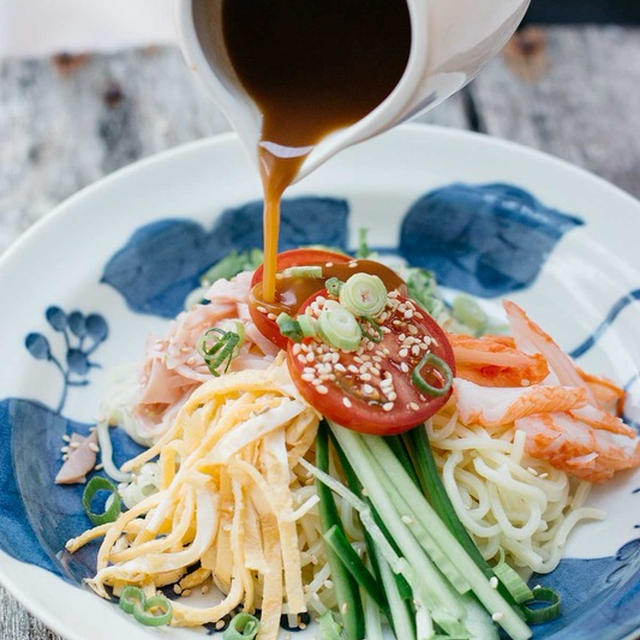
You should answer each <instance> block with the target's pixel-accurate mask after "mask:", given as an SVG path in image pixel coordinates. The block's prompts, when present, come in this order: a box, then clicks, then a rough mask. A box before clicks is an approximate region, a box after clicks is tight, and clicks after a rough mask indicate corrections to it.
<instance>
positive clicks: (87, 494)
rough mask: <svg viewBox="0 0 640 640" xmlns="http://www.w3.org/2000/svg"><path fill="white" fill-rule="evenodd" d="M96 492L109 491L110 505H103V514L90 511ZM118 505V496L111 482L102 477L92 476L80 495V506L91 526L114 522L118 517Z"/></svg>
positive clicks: (119, 502)
mask: <svg viewBox="0 0 640 640" xmlns="http://www.w3.org/2000/svg"><path fill="white" fill-rule="evenodd" d="M98 491H109V493H110V494H111V497H110V498H111V503H110V504H109V503H107V504H106V505H105V506H106V509H105V511H104V512H103V513H94V512H93V511H91V502H92V501H93V499H94V498H95V496H96V493H98ZM120 505H121V500H120V494H119V493H118V490H117V489H116V486H115V485H114V484H113V483H112V482H110V481H109V480H107V479H106V478H103V477H102V476H94V477H93V478H91V480H89V482H88V483H87V486H86V487H85V488H84V492H83V494H82V506H83V507H84V510H85V511H86V512H87V515H88V516H89V520H91V523H92V524H93V525H95V526H98V525H100V524H106V523H107V522H115V520H116V519H117V518H118V516H119V515H120Z"/></svg>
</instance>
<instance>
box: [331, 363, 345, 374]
mask: <svg viewBox="0 0 640 640" xmlns="http://www.w3.org/2000/svg"><path fill="white" fill-rule="evenodd" d="M334 368H335V370H336V371H339V372H340V373H346V371H347V369H346V367H345V366H344V365H343V364H342V363H341V362H336V366H335V367H334Z"/></svg>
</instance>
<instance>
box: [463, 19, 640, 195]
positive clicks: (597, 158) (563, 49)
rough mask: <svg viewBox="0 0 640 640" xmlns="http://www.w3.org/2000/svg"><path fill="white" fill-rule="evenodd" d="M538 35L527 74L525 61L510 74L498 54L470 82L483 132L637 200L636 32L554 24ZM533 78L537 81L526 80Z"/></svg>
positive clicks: (639, 94)
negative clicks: (564, 163) (585, 172)
mask: <svg viewBox="0 0 640 640" xmlns="http://www.w3.org/2000/svg"><path fill="white" fill-rule="evenodd" d="M543 37H546V45H542V47H541V48H538V47H536V46H534V47H533V49H534V51H532V52H531V54H530V55H529V56H528V57H529V58H530V59H531V60H530V63H529V67H530V74H527V73H526V71H527V69H526V64H527V63H526V57H527V56H525V61H523V64H524V65H525V68H523V65H520V67H519V68H520V73H517V72H515V71H514V66H515V64H516V63H514V62H513V56H511V66H510V65H509V64H508V61H509V58H508V57H507V56H505V55H502V56H500V57H499V58H497V59H496V60H494V61H493V62H492V63H491V64H490V65H489V66H488V67H487V68H486V69H485V70H484V71H483V72H482V73H481V74H480V76H479V77H478V78H477V80H476V81H475V82H474V83H473V85H472V91H473V96H474V100H475V104H476V108H477V109H478V113H479V114H480V116H481V119H482V121H483V123H484V126H485V128H486V130H487V132H488V133H490V134H492V135H496V136H499V137H502V138H507V139H508V140H514V141H516V142H522V143H523V144H526V145H529V146H532V147H535V148H538V149H542V150H544V151H548V152H549V153H552V154H554V155H556V156H558V157H560V158H564V159H566V160H569V161H570V162H573V163H575V164H577V165H579V166H581V167H584V168H586V169H589V170H590V171H593V172H595V173H597V174H598V175H600V176H602V177H604V178H606V179H607V180H610V181H611V182H613V183H614V184H617V185H618V186H620V187H622V188H624V189H626V190H628V191H629V192H631V193H633V194H634V195H636V196H640V126H639V124H638V118H639V116H640V89H639V87H640V29H626V28H621V27H593V26H592V27H553V28H548V29H545V30H544V32H543ZM530 44H531V43H530ZM533 44H534V45H535V44H536V43H535V42H534V43H533ZM545 57H546V60H544V58H545ZM540 66H543V67H544V66H546V71H543V72H542V73H540V71H539V70H538V68H537V67H540ZM538 74H540V75H539V79H538V80H537V81H534V82H532V81H531V80H530V78H528V75H529V76H530V75H533V76H536V75H538Z"/></svg>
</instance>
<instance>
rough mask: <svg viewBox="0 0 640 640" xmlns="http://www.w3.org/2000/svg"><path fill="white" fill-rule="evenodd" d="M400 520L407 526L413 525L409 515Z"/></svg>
mask: <svg viewBox="0 0 640 640" xmlns="http://www.w3.org/2000/svg"><path fill="white" fill-rule="evenodd" d="M400 519H401V520H402V522H404V523H405V524H412V523H413V519H412V518H411V516H408V515H403V516H402V518H400Z"/></svg>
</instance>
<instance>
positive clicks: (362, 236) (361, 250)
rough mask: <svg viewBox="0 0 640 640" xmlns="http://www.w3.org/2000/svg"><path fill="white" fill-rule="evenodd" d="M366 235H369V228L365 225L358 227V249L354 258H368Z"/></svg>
mask: <svg viewBox="0 0 640 640" xmlns="http://www.w3.org/2000/svg"><path fill="white" fill-rule="evenodd" d="M367 235H369V229H367V228H366V227H360V229H358V250H357V251H356V258H368V257H369V256H370V255H371V250H370V249H369V244H368V242H367Z"/></svg>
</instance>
